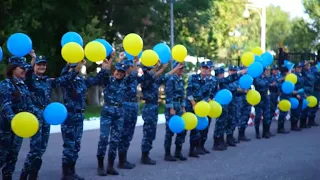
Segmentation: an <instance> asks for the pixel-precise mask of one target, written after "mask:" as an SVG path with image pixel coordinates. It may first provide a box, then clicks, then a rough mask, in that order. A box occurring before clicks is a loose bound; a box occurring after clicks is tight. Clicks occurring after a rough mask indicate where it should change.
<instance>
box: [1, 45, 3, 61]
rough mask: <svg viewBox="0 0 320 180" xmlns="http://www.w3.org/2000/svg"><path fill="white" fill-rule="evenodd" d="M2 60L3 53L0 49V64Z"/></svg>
mask: <svg viewBox="0 0 320 180" xmlns="http://www.w3.org/2000/svg"><path fill="white" fill-rule="evenodd" d="M2 58H3V51H2V48H1V47H0V62H1V60H2Z"/></svg>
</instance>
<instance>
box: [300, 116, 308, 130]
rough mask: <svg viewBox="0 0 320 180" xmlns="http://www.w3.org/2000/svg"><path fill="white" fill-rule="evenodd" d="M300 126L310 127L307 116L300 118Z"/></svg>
mask: <svg viewBox="0 0 320 180" xmlns="http://www.w3.org/2000/svg"><path fill="white" fill-rule="evenodd" d="M300 128H301V129H306V128H308V126H307V119H305V118H301V119H300Z"/></svg>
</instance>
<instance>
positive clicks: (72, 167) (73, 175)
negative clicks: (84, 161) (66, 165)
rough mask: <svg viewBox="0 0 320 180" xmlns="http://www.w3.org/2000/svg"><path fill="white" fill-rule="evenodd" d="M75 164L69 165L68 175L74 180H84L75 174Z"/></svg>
mask: <svg viewBox="0 0 320 180" xmlns="http://www.w3.org/2000/svg"><path fill="white" fill-rule="evenodd" d="M75 166H76V163H72V164H70V174H71V175H72V177H73V178H74V179H76V180H84V178H83V177H81V176H79V175H78V174H77V173H76V168H75Z"/></svg>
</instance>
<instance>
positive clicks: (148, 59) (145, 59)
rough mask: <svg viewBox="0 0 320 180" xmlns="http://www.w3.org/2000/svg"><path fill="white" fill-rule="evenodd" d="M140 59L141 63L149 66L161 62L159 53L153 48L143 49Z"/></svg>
mask: <svg viewBox="0 0 320 180" xmlns="http://www.w3.org/2000/svg"><path fill="white" fill-rule="evenodd" d="M140 59H141V63H142V64H143V65H144V66H147V67H150V66H154V65H156V64H157V63H158V62H159V56H158V54H157V53H156V52H155V51H154V50H151V49H147V50H145V51H143V53H142V55H141V58H140Z"/></svg>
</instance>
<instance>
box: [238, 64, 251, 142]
mask: <svg viewBox="0 0 320 180" xmlns="http://www.w3.org/2000/svg"><path fill="white" fill-rule="evenodd" d="M243 69H245V67H244V66H241V67H240V70H243ZM237 83H238V89H237V92H236V93H235V104H236V118H235V119H236V120H237V121H238V122H237V126H238V128H239V137H238V140H239V141H250V140H251V139H249V138H247V137H246V136H245V130H246V128H247V126H248V119H249V117H250V113H251V105H250V104H249V103H248V102H247V100H246V94H247V93H246V91H245V89H241V87H240V84H239V81H237Z"/></svg>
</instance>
